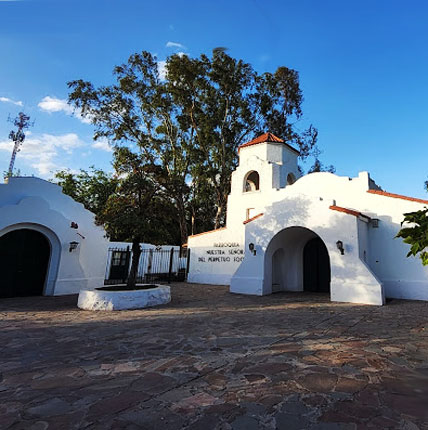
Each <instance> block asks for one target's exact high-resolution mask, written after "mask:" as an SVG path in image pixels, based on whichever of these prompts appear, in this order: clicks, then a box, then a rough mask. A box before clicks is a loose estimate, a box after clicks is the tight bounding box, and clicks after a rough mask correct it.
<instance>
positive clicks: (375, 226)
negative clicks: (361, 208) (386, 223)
mask: <svg viewBox="0 0 428 430" xmlns="http://www.w3.org/2000/svg"><path fill="white" fill-rule="evenodd" d="M371 223H372V227H373V228H379V220H378V219H377V218H372V219H371Z"/></svg>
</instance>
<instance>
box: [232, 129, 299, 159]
mask: <svg viewBox="0 0 428 430" xmlns="http://www.w3.org/2000/svg"><path fill="white" fill-rule="evenodd" d="M267 142H268V143H283V144H284V145H286V146H288V147H289V148H290V149H291V150H293V151H294V152H296V153H297V154H300V152H299V151H298V150H297V149H295V148H293V147H292V146H290V145H289V144H288V143H285V142H284V141H283V140H282V139H280V138H279V137H277V136H275V135H274V134H273V133H264V134H262V135H261V136H259V137H256V138H255V139H253V140H250V141H249V142H247V143H243V144H242V145H240V146H239V148H238V152H239V151H240V149H241V148H246V147H247V146H252V145H257V144H258V143H267Z"/></svg>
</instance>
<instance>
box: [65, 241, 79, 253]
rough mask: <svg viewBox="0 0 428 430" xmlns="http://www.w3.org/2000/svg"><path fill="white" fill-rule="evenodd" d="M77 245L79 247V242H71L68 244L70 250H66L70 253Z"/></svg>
mask: <svg viewBox="0 0 428 430" xmlns="http://www.w3.org/2000/svg"><path fill="white" fill-rule="evenodd" d="M78 245H79V242H75V241H74V240H73V242H70V248H68V250H69V251H70V252H71V251H73V250H75V249H76V248H77V246H78Z"/></svg>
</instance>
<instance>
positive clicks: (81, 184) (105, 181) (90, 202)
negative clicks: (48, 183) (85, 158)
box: [54, 166, 119, 215]
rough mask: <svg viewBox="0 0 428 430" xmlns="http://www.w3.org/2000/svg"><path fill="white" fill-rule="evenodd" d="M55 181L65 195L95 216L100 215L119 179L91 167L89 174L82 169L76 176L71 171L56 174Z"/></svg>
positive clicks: (61, 171)
mask: <svg viewBox="0 0 428 430" xmlns="http://www.w3.org/2000/svg"><path fill="white" fill-rule="evenodd" d="M54 181H55V182H56V183H57V184H58V185H60V186H61V187H62V190H63V192H64V193H65V194H67V195H69V196H71V197H72V198H73V199H74V200H76V201H77V202H79V203H82V204H83V206H85V208H86V209H88V210H89V211H91V212H93V213H94V214H95V215H98V214H100V213H101V212H102V211H103V209H104V207H105V205H106V202H107V200H108V198H109V197H110V195H111V194H113V193H114V192H115V190H116V188H117V186H118V183H119V181H118V179H117V178H116V177H113V176H112V175H109V174H107V173H106V172H104V171H103V170H100V169H96V168H95V167H94V166H92V167H90V170H89V172H88V171H86V170H83V169H81V170H80V172H79V173H77V174H74V173H72V172H70V171H69V170H60V171H58V172H56V173H55V179H54Z"/></svg>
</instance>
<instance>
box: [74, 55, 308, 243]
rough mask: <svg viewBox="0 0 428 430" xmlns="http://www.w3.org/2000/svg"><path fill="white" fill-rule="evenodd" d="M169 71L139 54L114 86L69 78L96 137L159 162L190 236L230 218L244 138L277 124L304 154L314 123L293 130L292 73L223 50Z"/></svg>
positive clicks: (164, 186) (182, 58) (181, 59)
mask: <svg viewBox="0 0 428 430" xmlns="http://www.w3.org/2000/svg"><path fill="white" fill-rule="evenodd" d="M165 68H166V75H165V77H161V76H160V74H159V65H158V63H157V60H156V58H155V57H154V56H152V55H151V54H150V53H149V52H142V53H141V54H134V55H132V56H131V57H129V59H128V61H127V63H125V64H122V65H120V66H117V67H115V69H114V78H115V83H114V84H112V85H109V86H101V87H95V86H94V85H93V84H92V83H91V82H89V81H84V80H81V79H80V80H75V81H71V82H69V83H68V86H69V88H70V91H71V92H70V94H69V102H70V103H71V104H72V105H73V106H74V107H76V108H78V109H80V110H81V112H82V114H83V115H84V116H86V117H87V118H90V119H91V121H92V123H93V125H94V126H95V133H94V138H95V139H98V138H100V137H105V138H108V139H109V141H110V142H111V143H112V144H113V145H114V146H115V147H117V148H120V147H128V148H131V149H132V150H133V151H136V152H137V153H138V154H140V155H141V160H142V162H143V164H144V166H145V167H146V168H147V166H149V165H152V166H156V182H157V184H158V185H159V186H160V190H161V191H160V192H161V193H162V194H163V195H164V196H165V197H166V198H167V199H169V202H170V203H172V204H173V205H174V207H175V210H176V213H177V217H178V221H179V226H180V235H181V241H182V243H184V242H185V241H186V240H187V236H188V229H189V226H190V227H191V229H192V232H197V231H198V230H199V228H201V229H202V228H206V225H207V223H208V220H209V222H210V223H211V225H212V224H214V227H215V228H217V227H218V226H219V225H220V224H221V223H223V222H224V217H225V208H226V202H227V196H228V194H229V192H230V177H231V173H232V171H233V170H234V169H235V167H236V164H237V148H238V146H239V145H241V144H242V143H245V142H246V141H248V140H250V139H252V138H253V137H255V136H257V135H259V134H261V133H262V132H264V131H271V132H273V133H274V134H277V135H278V136H281V137H282V138H283V139H284V140H285V141H286V142H287V143H289V144H292V145H295V146H297V147H298V148H299V149H300V154H301V159H302V160H304V159H306V158H307V157H309V156H310V155H312V154H313V153H314V150H315V149H316V140H317V130H316V129H315V128H314V127H312V126H310V127H309V128H308V129H307V130H304V131H299V130H298V129H297V128H296V125H295V124H296V122H298V121H299V120H300V119H301V117H302V109H301V105H302V101H303V96H302V93H301V90H300V86H299V76H298V73H297V72H296V71H295V70H292V69H288V68H287V67H280V68H279V69H278V70H277V71H276V72H275V73H273V74H272V73H264V74H261V75H260V74H258V73H257V72H255V71H254V69H253V68H252V67H251V66H250V65H249V64H247V63H245V62H243V61H242V60H236V59H234V58H232V57H230V56H229V55H227V54H226V52H225V49H224V48H221V49H220V48H219V49H215V50H214V51H213V54H212V56H211V57H210V58H209V57H208V56H206V55H201V56H200V57H199V58H190V57H188V56H187V55H173V56H171V57H169V58H168V59H167V61H166V67H165ZM207 200H208V201H207ZM206 210H209V211H212V212H211V213H210V214H209V215H208V216H207V214H206V213H205V211H206ZM195 229H196V230H197V231H195Z"/></svg>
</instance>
